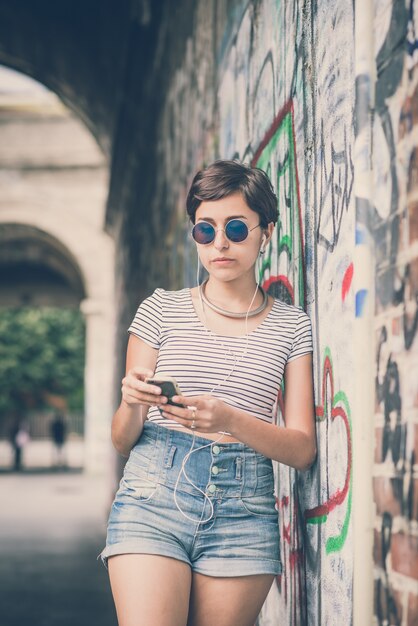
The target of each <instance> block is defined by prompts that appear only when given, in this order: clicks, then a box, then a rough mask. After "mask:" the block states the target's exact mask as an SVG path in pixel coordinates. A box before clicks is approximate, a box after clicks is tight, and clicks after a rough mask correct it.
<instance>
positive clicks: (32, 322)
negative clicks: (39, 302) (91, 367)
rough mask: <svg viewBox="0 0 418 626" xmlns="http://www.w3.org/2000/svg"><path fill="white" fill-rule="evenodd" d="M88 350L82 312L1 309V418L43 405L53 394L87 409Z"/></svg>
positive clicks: (76, 406)
mask: <svg viewBox="0 0 418 626" xmlns="http://www.w3.org/2000/svg"><path fill="white" fill-rule="evenodd" d="M84 352H85V326H84V320H83V317H82V315H81V313H80V312H79V311H75V310H66V309H58V308H50V307H48V308H37V309H35V308H30V307H22V308H16V309H2V310H1V309H0V416H1V417H5V416H8V415H11V414H14V413H21V412H22V411H25V410H26V409H28V408H35V409H36V408H43V407H45V406H46V405H47V404H48V403H47V397H48V394H54V395H58V396H62V397H64V398H65V400H66V402H67V405H68V407H69V408H70V409H74V410H79V409H82V408H83V403H84V393H83V386H84V383H83V378H84Z"/></svg>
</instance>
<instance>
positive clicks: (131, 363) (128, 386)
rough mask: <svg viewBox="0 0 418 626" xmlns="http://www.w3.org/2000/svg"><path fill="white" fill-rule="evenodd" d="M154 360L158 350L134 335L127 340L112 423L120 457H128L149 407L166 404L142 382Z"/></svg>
mask: <svg viewBox="0 0 418 626" xmlns="http://www.w3.org/2000/svg"><path fill="white" fill-rule="evenodd" d="M157 356H158V350H156V349H155V348H152V347H151V346H149V345H148V344H147V343H145V341H143V340H142V339H139V337H136V336H135V335H130V336H129V341H128V349H127V352H126V376H125V378H124V379H123V380H122V400H121V403H120V405H119V408H118V410H117V411H116V413H115V414H114V416H113V419H112V443H113V445H114V446H115V448H116V450H117V451H118V452H119V453H120V454H122V455H123V456H129V453H130V451H131V449H132V446H133V445H134V444H135V442H136V441H138V439H139V436H140V435H141V433H142V429H143V427H144V422H145V420H146V418H147V413H148V409H149V407H150V406H154V405H157V404H164V403H165V401H166V399H165V398H163V397H162V396H161V389H160V388H159V387H156V386H155V385H147V384H146V383H145V382H144V379H145V378H146V377H150V376H153V374H154V369H155V364H156V362H157Z"/></svg>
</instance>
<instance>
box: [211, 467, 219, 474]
mask: <svg viewBox="0 0 418 626" xmlns="http://www.w3.org/2000/svg"><path fill="white" fill-rule="evenodd" d="M218 473H219V467H216V465H214V466H213V467H212V474H215V476H216V474H218Z"/></svg>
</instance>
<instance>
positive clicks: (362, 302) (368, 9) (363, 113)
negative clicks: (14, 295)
mask: <svg viewBox="0 0 418 626" xmlns="http://www.w3.org/2000/svg"><path fill="white" fill-rule="evenodd" d="M355 74H356V104H355V106H356V115H355V118H356V131H357V132H356V140H355V161H354V167H355V178H354V180H355V195H356V242H355V243H356V245H355V248H354V259H353V260H354V279H353V285H354V293H355V299H356V301H355V305H356V314H355V323H354V341H355V352H354V354H355V372H356V375H355V396H354V419H353V451H354V452H353V551H354V580H353V623H354V626H364V625H365V624H371V623H372V621H373V523H374V503H373V483H372V476H373V456H374V430H373V415H374V359H375V341H374V332H373V327H374V326H373V319H374V308H375V307H374V294H375V288H374V251H373V247H374V243H373V238H372V233H370V231H369V227H368V216H369V211H370V206H371V202H372V200H373V177H372V165H371V163H372V122H373V110H374V83H375V64H374V48H373V2H372V0H364V1H363V2H356V3H355Z"/></svg>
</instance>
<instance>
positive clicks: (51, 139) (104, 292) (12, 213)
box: [0, 68, 114, 473]
mask: <svg viewBox="0 0 418 626" xmlns="http://www.w3.org/2000/svg"><path fill="white" fill-rule="evenodd" d="M0 73H1V78H2V81H1V82H2V94H1V95H0V144H2V145H4V146H5V145H7V146H8V150H7V151H5V150H0V176H1V178H2V183H3V184H2V187H3V192H2V195H1V197H0V276H1V279H2V280H1V281H0V282H1V287H0V306H20V305H23V304H25V305H28V304H30V305H31V306H45V305H49V306H60V307H79V308H80V310H81V312H82V314H83V316H84V318H85V323H86V363H85V411H84V414H85V446H84V450H85V455H84V466H85V469H86V471H87V472H89V473H105V472H107V470H108V467H109V453H110V437H109V431H110V417H111V412H112V406H113V404H112V377H113V333H114V330H113V329H114V297H113V290H114V287H113V284H114V252H113V242H112V240H111V238H110V236H109V235H108V234H107V233H105V232H104V220H105V203H106V198H107V187H108V166H107V162H106V159H105V157H104V156H103V154H102V152H101V150H100V149H99V148H98V146H97V144H96V142H95V140H94V139H93V138H92V136H91V134H90V133H89V132H88V131H87V130H86V128H85V126H84V125H83V124H82V123H81V122H80V121H79V120H78V119H77V117H75V116H74V114H72V113H71V112H70V111H69V110H68V109H66V108H65V107H64V106H63V105H62V103H61V102H60V101H59V100H58V98H57V97H56V96H55V95H54V94H52V93H51V92H49V91H48V90H46V89H45V88H44V87H43V86H42V85H39V84H38V83H36V82H35V81H33V80H32V79H29V78H27V77H24V76H23V75H19V74H17V73H16V72H12V71H11V70H8V69H7V68H0Z"/></svg>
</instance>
